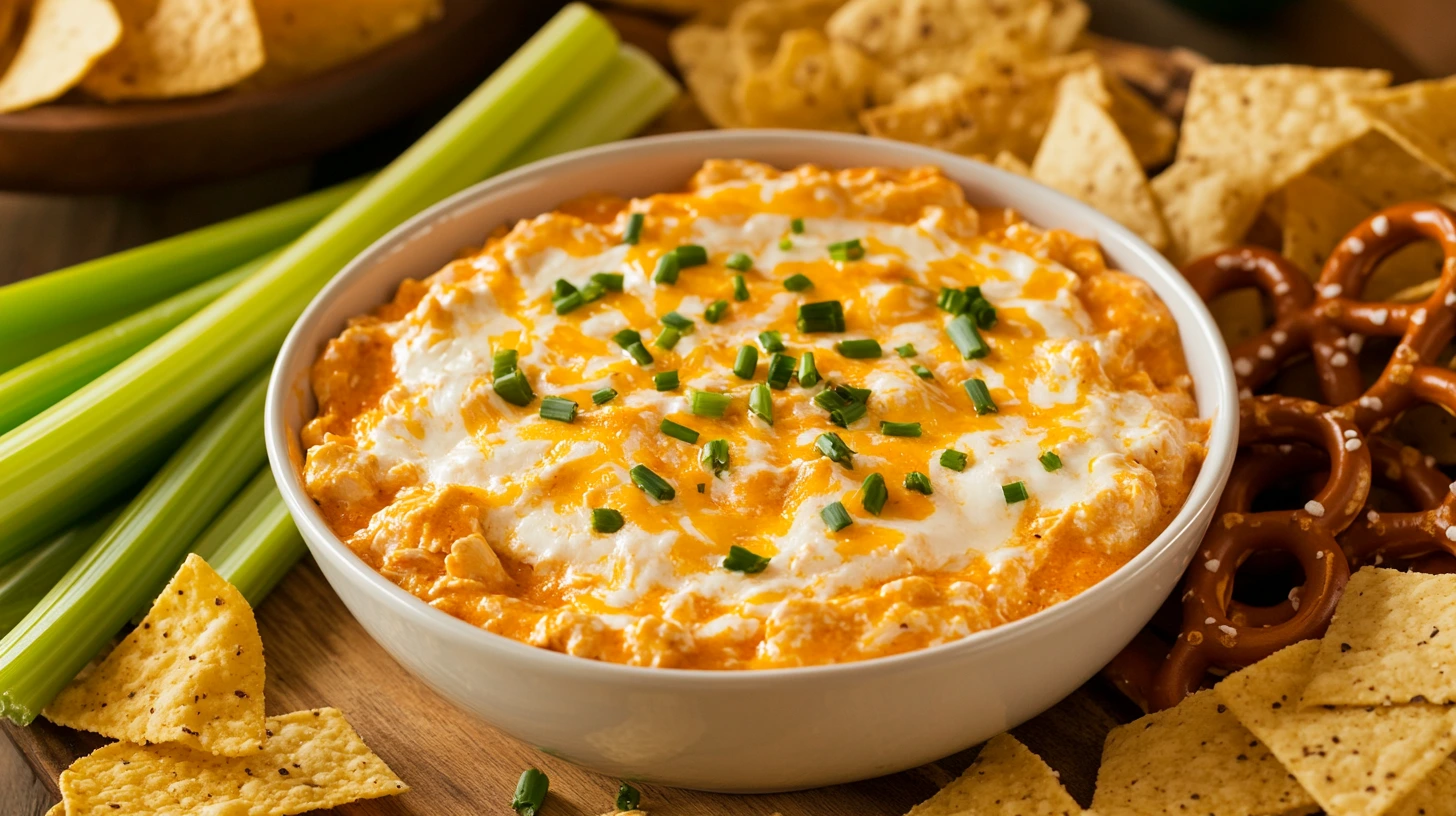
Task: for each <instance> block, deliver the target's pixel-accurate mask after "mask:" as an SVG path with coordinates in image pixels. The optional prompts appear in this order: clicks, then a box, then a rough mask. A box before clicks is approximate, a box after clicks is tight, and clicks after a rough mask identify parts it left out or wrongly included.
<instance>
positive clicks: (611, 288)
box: [591, 272, 622, 292]
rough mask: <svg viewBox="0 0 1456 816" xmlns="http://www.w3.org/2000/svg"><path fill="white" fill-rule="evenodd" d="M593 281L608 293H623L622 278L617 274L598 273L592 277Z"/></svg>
mask: <svg viewBox="0 0 1456 816" xmlns="http://www.w3.org/2000/svg"><path fill="white" fill-rule="evenodd" d="M591 281H592V283H595V284H597V285H598V286H600V287H602V289H603V290H604V291H607V292H620V291H622V276H621V275H620V274H618V273H616V272H597V273H595V274H593V275H592V276H591Z"/></svg>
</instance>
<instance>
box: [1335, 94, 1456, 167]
mask: <svg viewBox="0 0 1456 816" xmlns="http://www.w3.org/2000/svg"><path fill="white" fill-rule="evenodd" d="M1354 102H1355V105H1356V106H1357V107H1359V108H1360V110H1362V111H1364V112H1365V115H1366V116H1368V117H1370V121H1371V122H1373V123H1374V125H1375V127H1376V128H1377V129H1378V130H1380V131H1381V132H1382V133H1384V134H1385V135H1387V136H1389V137H1390V138H1391V139H1393V140H1395V142H1396V143H1397V144H1399V145H1400V146H1402V147H1404V148H1405V149H1406V150H1407V151H1409V152H1410V153H1411V155H1413V156H1416V157H1418V158H1419V159H1420V160H1421V161H1423V162H1425V163H1426V164H1428V165H1430V166H1431V167H1434V168H1435V169H1437V170H1439V171H1440V172H1441V173H1442V174H1444V175H1445V176H1446V178H1447V179H1449V180H1451V181H1452V182H1456V77H1447V78H1445V79H1432V80H1427V81H1425V82H1412V83H1409V84H1406V85H1401V86H1399V87H1396V88H1389V89H1386V90H1382V91H1375V92H1374V93H1368V94H1361V95H1359V96H1357V97H1355V98H1354Z"/></svg>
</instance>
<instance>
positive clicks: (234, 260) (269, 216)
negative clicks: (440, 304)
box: [0, 179, 364, 371]
mask: <svg viewBox="0 0 1456 816" xmlns="http://www.w3.org/2000/svg"><path fill="white" fill-rule="evenodd" d="M363 183H364V180H363V179H357V180H354V181H348V182H345V183H343V184H339V185H336V186H334V187H330V188H328V189H327V190H319V191H318V192H315V193H310V194H308V195H306V196H302V197H300V198H295V199H293V200H292V201H287V202H284V203H282V204H278V205H275V206H272V207H268V208H266V209H262V210H258V211H257V212H252V213H248V214H247V215H243V216H239V217H237V218H233V219H231V220H228V221H222V222H220V223H217V224H212V225H210V226H206V227H203V228H201V229H196V230H193V231H191V232H184V233H182V234H181V235H175V236H173V237H171V238H165V239H163V240H161V241H157V242H155V243H151V244H146V245H145V246H139V247H136V248H135V249H129V250H126V251H125V252H118V253H116V254H114V255H108V256H106V257H104V258H97V259H96V260H92V261H86V262H85V263H80V264H76V265H75V266H71V267H67V268H65V269H61V270H57V271H55V272H51V273H48V274H45V275H40V276H38V277H34V278H30V279H28V280H23V281H20V282H19V283H12V284H10V285H9V286H0V315H4V316H5V319H4V320H0V371H5V370H7V369H10V368H13V367H15V366H16V365H19V364H20V363H23V362H25V361H26V360H29V359H30V358H32V357H35V356H36V355H39V354H43V353H45V352H47V351H49V350H51V349H53V348H56V347H57V346H61V345H64V344H65V343H68V342H70V341H71V340H74V339H76V338H77V337H80V336H82V335H84V334H88V333H90V332H91V331H93V330H95V329H98V328H100V327H102V326H105V325H106V324H108V323H112V322H114V321H116V320H118V319H120V318H122V317H124V316H126V315H129V314H131V313H132V312H135V311H137V310H138V309H140V308H142V307H144V306H150V305H151V304H153V303H156V302H157V301H159V300H161V299H163V298H165V297H168V296H170V295H174V294H176V293H178V292H181V291H182V290H184V289H188V288H190V287H192V286H196V285H197V284H199V283H201V282H202V281H205V280H208V279H209V278H212V277H214V276H216V275H218V274H219V273H221V272H225V271H227V270H229V269H232V268H233V267H235V266H237V265H238V264H241V263H243V262H245V261H247V260H248V259H249V258H256V257H258V256H259V255H262V254H263V253H264V252H267V251H268V250H270V249H276V248H277V247H280V246H283V245H284V244H286V243H288V242H289V241H291V240H293V239H294V238H297V237H298V236H299V235H302V234H303V232H304V231H305V230H307V229H308V228H309V227H311V226H313V225H314V224H315V223H317V222H318V221H319V219H321V218H323V217H324V215H326V214H327V213H329V212H330V211H332V210H333V209H334V208H336V207H338V206H339V205H340V204H342V203H343V202H344V201H346V200H348V198H349V197H350V196H351V195H353V194H354V193H355V192H356V191H358V190H359V188H360V187H361V186H362V185H363Z"/></svg>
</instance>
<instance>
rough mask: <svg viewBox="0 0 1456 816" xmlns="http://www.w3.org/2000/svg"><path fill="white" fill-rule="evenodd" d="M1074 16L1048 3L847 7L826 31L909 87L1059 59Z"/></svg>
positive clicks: (859, 3)
mask: <svg viewBox="0 0 1456 816" xmlns="http://www.w3.org/2000/svg"><path fill="white" fill-rule="evenodd" d="M1058 8H1063V9H1065V10H1064V11H1063V14H1064V17H1063V18H1057V17H1056V14H1057V10H1058ZM1075 14H1076V9H1075V8H1074V7H1072V6H1069V5H1068V4H1066V3H1060V4H1053V3H1052V2H1051V0H1023V1H1022V2H1018V3H1013V4H1008V3H1005V2H1003V0H849V2H847V3H845V5H844V7H843V8H841V9H840V10H839V11H837V12H835V14H834V16H833V17H831V18H830V19H829V23H828V25H827V26H826V27H825V30H826V31H827V32H828V34H829V36H830V37H832V38H834V39H835V40H838V41H840V42H845V43H849V44H850V45H853V46H855V47H856V48H858V49H859V50H861V51H863V52H864V53H865V54H867V55H869V56H870V57H871V58H872V59H874V60H876V61H877V62H879V63H880V64H882V65H884V66H886V67H888V68H890V69H892V70H895V71H897V72H899V73H900V74H902V75H904V76H905V77H906V78H907V79H909V80H915V79H919V78H921V77H925V76H929V75H931V74H936V73H953V74H970V73H973V72H974V71H975V70H977V69H978V68H980V67H982V66H984V65H985V64H987V63H994V64H1001V65H1013V64H1017V63H1021V62H1025V61H1028V60H1034V59H1038V58H1041V57H1046V56H1051V55H1053V54H1055V53H1060V52H1057V51H1053V50H1052V48H1053V47H1054V46H1055V47H1060V48H1066V47H1070V45H1071V43H1072V41H1073V40H1075V36H1070V37H1069V36H1068V35H1067V33H1066V28H1067V27H1069V25H1068V20H1071V21H1072V22H1075V17H1074V16H1073V15H1075ZM1054 20H1056V23H1055V24H1054ZM1084 22H1085V20H1084Z"/></svg>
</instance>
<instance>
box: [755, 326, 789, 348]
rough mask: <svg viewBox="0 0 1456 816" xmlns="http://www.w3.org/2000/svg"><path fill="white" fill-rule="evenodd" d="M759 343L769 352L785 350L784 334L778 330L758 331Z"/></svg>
mask: <svg viewBox="0 0 1456 816" xmlns="http://www.w3.org/2000/svg"><path fill="white" fill-rule="evenodd" d="M758 344H759V345H760V346H763V350H764V351H766V352H768V353H769V354H773V353H774V352H776V351H783V350H784V336H783V335H782V334H779V333H778V332H776V331H772V330H769V331H761V332H759V333H758Z"/></svg>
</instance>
